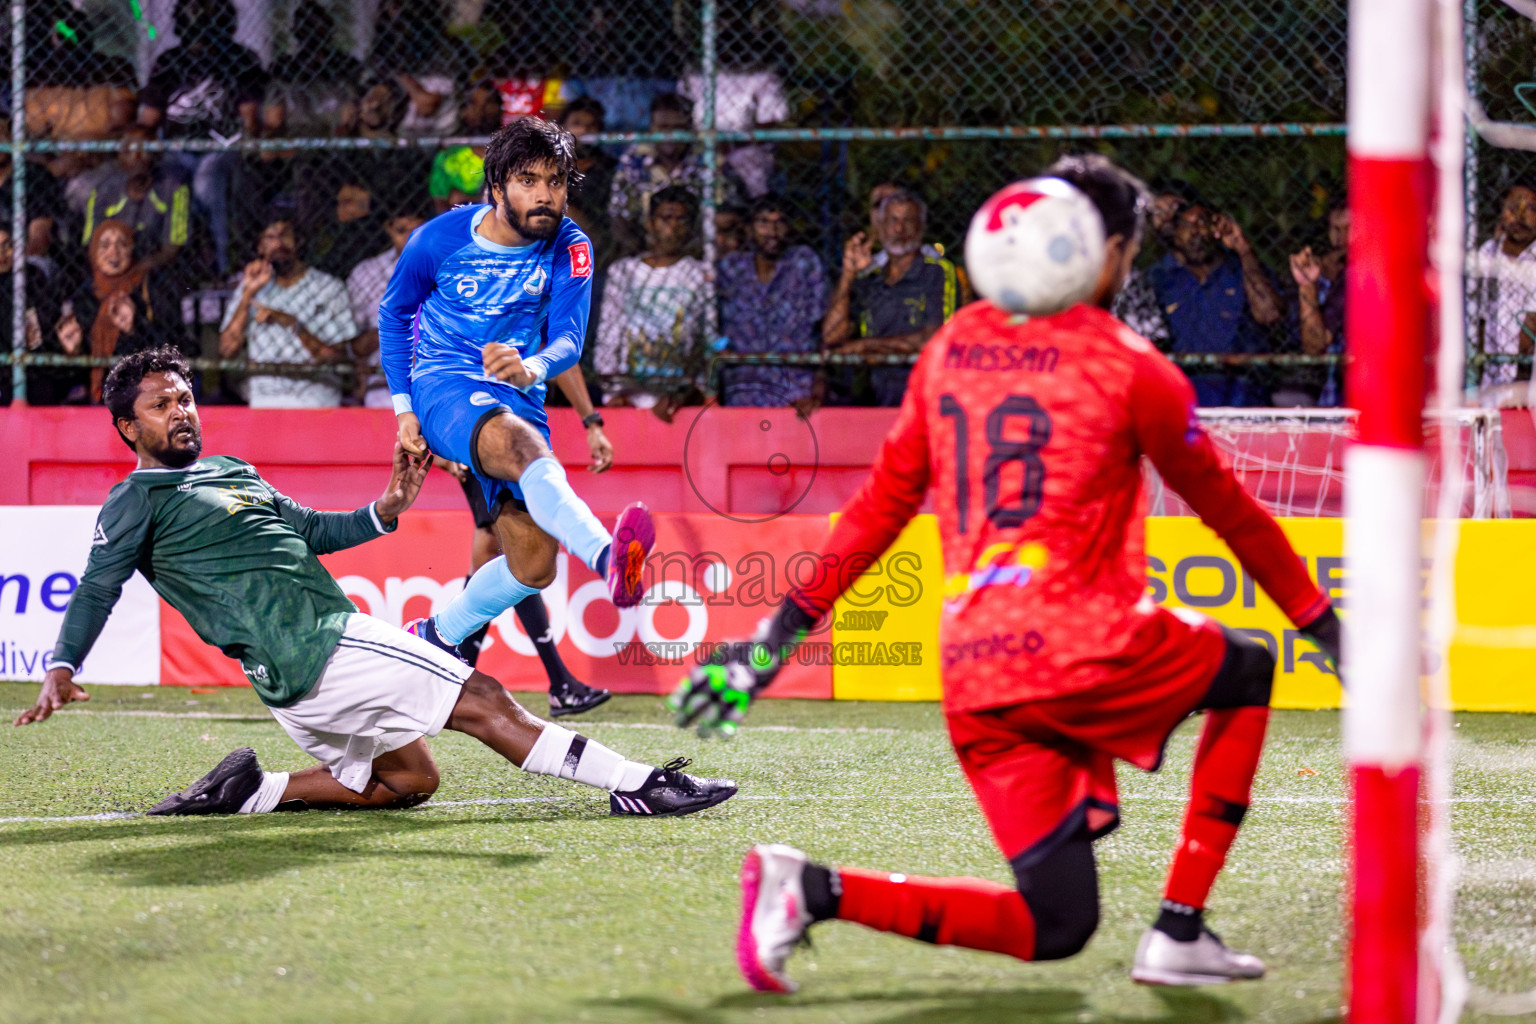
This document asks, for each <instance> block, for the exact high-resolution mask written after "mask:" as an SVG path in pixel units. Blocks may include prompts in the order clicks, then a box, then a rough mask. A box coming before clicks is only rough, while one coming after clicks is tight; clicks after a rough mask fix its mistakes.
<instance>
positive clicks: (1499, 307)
mask: <svg viewBox="0 0 1536 1024" xmlns="http://www.w3.org/2000/svg"><path fill="white" fill-rule="evenodd" d="M1532 242H1536V185H1528V184H1525V183H1519V184H1515V185H1513V186H1511V187H1510V189H1509V191H1507V192H1505V193H1504V205H1503V207H1502V209H1500V211H1499V223H1498V227H1497V228H1495V229H1494V233H1493V237H1492V238H1491V239H1489V240H1488V241H1487V242H1485V243H1484V244H1483V245H1482V246H1481V247H1480V248H1479V249H1478V250H1477V252H1476V253H1473V254H1469V259H1468V260H1467V277H1468V295H1467V298H1468V299H1469V300H1470V301H1469V302H1468V303H1467V308H1468V312H1469V321H1470V322H1469V323H1468V329H1467V340H1468V342H1470V343H1471V346H1470V347H1472V348H1473V349H1474V350H1476V349H1477V348H1478V347H1481V349H1482V351H1483V352H1487V353H1504V354H1507V355H1516V354H1519V353H1527V354H1528V353H1530V352H1531V351H1532V336H1533V334H1532V332H1533V330H1536V315H1532V314H1533V312H1536V245H1532V244H1531V243H1532ZM1479 340H1481V346H1479V345H1478V342H1479ZM1518 370H1520V367H1518V366H1517V365H1516V364H1514V363H1489V364H1488V365H1487V366H1486V367H1485V368H1484V369H1483V386H1484V387H1485V388H1486V387H1494V386H1498V385H1506V384H1513V383H1514V382H1515V380H1516V377H1517V376H1518V377H1520V378H1524V377H1527V376H1529V374H1528V373H1518V374H1517V371H1518ZM1495 404H1506V403H1504V402H1503V401H1502V400H1500V401H1498V402H1495ZM1521 404H1523V403H1521Z"/></svg>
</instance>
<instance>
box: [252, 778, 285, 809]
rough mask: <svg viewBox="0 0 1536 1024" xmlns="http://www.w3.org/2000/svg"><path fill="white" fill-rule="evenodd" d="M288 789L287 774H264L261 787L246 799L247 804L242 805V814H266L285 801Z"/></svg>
mask: <svg viewBox="0 0 1536 1024" xmlns="http://www.w3.org/2000/svg"><path fill="white" fill-rule="evenodd" d="M287 788H288V773H287V772H262V773H261V785H260V786H258V787H256V792H254V793H252V794H251V795H250V796H248V797H246V800H245V803H243V804H241V805H240V813H241V814H266V813H267V812H268V811H270V810H272V808H274V807H276V806H277V805H278V803H279V802H280V801H281V800H282V799H283V791H284V790H285V789H287Z"/></svg>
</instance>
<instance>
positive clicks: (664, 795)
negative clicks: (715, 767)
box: [608, 757, 736, 817]
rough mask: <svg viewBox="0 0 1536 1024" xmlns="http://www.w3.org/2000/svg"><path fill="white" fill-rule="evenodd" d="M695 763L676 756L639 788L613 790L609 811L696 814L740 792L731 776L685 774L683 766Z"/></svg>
mask: <svg viewBox="0 0 1536 1024" xmlns="http://www.w3.org/2000/svg"><path fill="white" fill-rule="evenodd" d="M691 763H692V762H691V761H690V760H689V759H688V758H686V757H674V758H673V759H672V760H670V761H668V762H667V763H666V764H664V765H662V766H661V767H660V768H656V769H653V770H652V771H651V776H650V778H648V779H646V780H645V785H643V786H641V787H640V788H639V789H631V790H626V791H625V792H623V793H609V794H608V813H609V814H610V815H620V814H639V815H647V814H649V815H655V816H658V817H661V816H664V815H669V814H671V815H677V814H692V813H693V812H694V811H702V810H703V809H704V808H706V807H713V806H715V804H718V803H724V802H725V801H727V800H729V799H730V798H731V797H733V796H735V795H736V783H734V782H732V781H731V780H730V779H700V778H696V777H694V776H692V775H684V774H683V773H682V770H681V769H683V768H686V767H688V765H689V764H691Z"/></svg>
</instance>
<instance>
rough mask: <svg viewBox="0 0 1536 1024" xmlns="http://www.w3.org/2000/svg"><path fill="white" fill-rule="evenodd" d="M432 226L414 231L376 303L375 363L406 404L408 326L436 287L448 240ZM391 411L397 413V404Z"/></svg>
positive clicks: (392, 391) (410, 342)
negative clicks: (382, 296)
mask: <svg viewBox="0 0 1536 1024" xmlns="http://www.w3.org/2000/svg"><path fill="white" fill-rule="evenodd" d="M443 219H444V218H442V217H440V218H438V220H443ZM434 226H435V225H433V224H431V223H429V224H426V225H423V226H422V227H420V228H417V229H416V231H415V232H414V233H413V234H412V235H411V239H410V241H408V242H406V243H405V248H404V249H403V250H402V251H401V253H400V259H399V260H397V261H396V262H395V271H394V273H393V274H391V275H390V276H389V284H388V285H387V286H386V287H385V289H384V299H383V301H381V302H380V303H379V362H380V364H381V365H382V366H383V367H384V378H385V379H386V380H387V381H389V393H390V394H391V395H396V396H404V397H405V399H406V400H407V402H408V401H409V399H410V394H411V353H412V347H413V340H412V338H411V323H412V321H414V320H415V319H416V312H417V311H418V310H419V309H421V304H422V303H423V302H425V301H426V300H427V297H428V296H430V295H431V294H432V290H433V289H434V288H435V287H436V279H437V267H438V264H439V263H441V262H442V259H443V257H444V256H445V255H446V253H444V252H443V251H442V250H443V248H444V245H443V242H445V241H448V239H447V238H446V237H445V236H444V234H443V233H442V232H441V231H433V230H429V229H430V228H432V227H434ZM440 240H441V241H440ZM408 407H409V406H407V408H408ZM395 409H396V411H397V412H398V411H400V403H399V402H398V401H397V402H396V405H395Z"/></svg>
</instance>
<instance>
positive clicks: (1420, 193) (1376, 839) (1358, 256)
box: [1344, 0, 1433, 1024]
mask: <svg viewBox="0 0 1536 1024" xmlns="http://www.w3.org/2000/svg"><path fill="white" fill-rule="evenodd" d="M1431 11H1432V0H1350V4H1349V65H1348V67H1349V74H1348V105H1349V111H1348V141H1347V147H1348V174H1349V204H1350V215H1351V231H1350V240H1349V275H1348V278H1347V284H1346V288H1347V292H1346V296H1347V304H1346V307H1345V310H1346V313H1345V316H1346V319H1345V330H1344V333H1345V344H1346V346H1347V351H1348V354H1349V357H1350V358H1349V366H1348V370H1347V374H1348V376H1347V383H1348V393H1349V395H1350V398H1351V401H1352V403H1353V404H1354V405H1355V406H1356V407H1357V408H1358V409H1359V413H1360V415H1359V421H1358V442H1357V443H1356V444H1354V445H1353V446H1351V447H1350V449H1349V451H1348V452H1347V453H1346V455H1345V459H1344V478H1345V491H1344V504H1345V526H1344V556H1345V562H1346V566H1347V570H1346V571H1347V573H1348V576H1349V579H1350V609H1349V614H1350V618H1349V622H1348V624H1347V626H1346V628H1345V630H1344V666H1345V670H1346V672H1347V678H1348V685H1349V699H1348V703H1347V708H1346V710H1345V713H1344V749H1345V756H1346V759H1347V761H1348V763H1349V775H1350V788H1351V791H1352V795H1353V805H1354V807H1353V810H1354V813H1353V818H1352V825H1351V837H1350V860H1349V870H1350V895H1349V908H1350V918H1351V923H1352V933H1351V939H1350V947H1349V967H1348V971H1347V977H1348V985H1349V994H1348V1013H1349V1019H1350V1020H1351V1021H1352V1022H1353V1024H1414V1022H1416V1021H1418V1020H1420V1016H1419V1011H1420V1006H1419V991H1420V978H1419V969H1418V968H1419V959H1418V947H1419V929H1420V926H1421V924H1422V921H1421V912H1420V898H1419V886H1418V882H1419V872H1420V866H1421V860H1420V851H1419V822H1418V814H1419V803H1418V799H1419V786H1420V778H1421V750H1420V742H1421V728H1422V727H1421V721H1420V719H1421V713H1420V700H1419V672H1420V651H1421V636H1420V614H1421V608H1420V602H1421V598H1420V595H1421V593H1422V584H1421V575H1420V574H1421V530H1422V527H1421V516H1422V508H1423V496H1424V487H1425V483H1426V476H1427V465H1426V458H1425V454H1424V444H1423V442H1424V438H1423V420H1422V415H1423V408H1424V395H1425V357H1426V354H1427V351H1428V340H1429V339H1428V327H1429V317H1430V309H1429V298H1428V295H1427V290H1426V287H1425V281H1426V274H1427V272H1428V265H1429V260H1428V224H1429V218H1430V203H1431V182H1432V176H1431V169H1430V162H1429V153H1428V145H1429V124H1430V109H1431V107H1430V82H1431V77H1432V76H1431V68H1432V67H1433V62H1432V53H1431V31H1430V29H1431Z"/></svg>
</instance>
